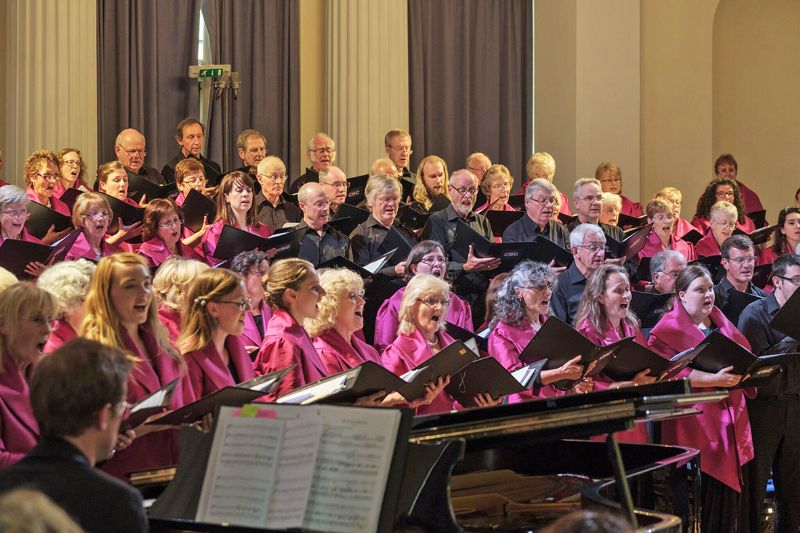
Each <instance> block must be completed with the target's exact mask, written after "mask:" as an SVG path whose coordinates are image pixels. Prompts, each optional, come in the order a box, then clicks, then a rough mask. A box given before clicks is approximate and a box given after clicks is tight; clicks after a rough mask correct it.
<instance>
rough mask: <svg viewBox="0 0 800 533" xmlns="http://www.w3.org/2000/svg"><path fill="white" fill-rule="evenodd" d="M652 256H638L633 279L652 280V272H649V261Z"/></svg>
mask: <svg viewBox="0 0 800 533" xmlns="http://www.w3.org/2000/svg"><path fill="white" fill-rule="evenodd" d="M651 260H652V257H641V258H639V265H638V266H637V267H636V274H634V275H633V281H646V282H648V283H650V282H651V281H652V277H653V273H652V272H650V261H651Z"/></svg>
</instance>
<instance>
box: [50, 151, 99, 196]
mask: <svg viewBox="0 0 800 533" xmlns="http://www.w3.org/2000/svg"><path fill="white" fill-rule="evenodd" d="M58 165H59V166H58V170H59V172H60V173H61V179H59V180H58V181H57V182H56V186H55V189H54V191H53V196H55V197H56V198H61V196H62V195H63V194H64V193H65V192H66V190H67V189H80V190H82V191H83V192H89V191H91V190H92V189H91V188H90V187H89V185H88V184H87V183H86V163H85V162H84V161H83V154H81V151H80V150H78V149H77V148H64V149H63V150H61V151H60V152H58Z"/></svg>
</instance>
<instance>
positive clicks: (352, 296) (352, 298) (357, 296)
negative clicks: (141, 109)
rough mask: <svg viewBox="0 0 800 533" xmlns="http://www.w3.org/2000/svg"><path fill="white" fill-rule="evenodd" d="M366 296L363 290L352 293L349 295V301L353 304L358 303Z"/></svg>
mask: <svg viewBox="0 0 800 533" xmlns="http://www.w3.org/2000/svg"><path fill="white" fill-rule="evenodd" d="M365 294H366V293H365V292H364V290H363V289H362V290H360V291H350V292H348V293H347V299H348V300H350V301H351V302H353V303H356V302H358V300H363V299H364V295H365Z"/></svg>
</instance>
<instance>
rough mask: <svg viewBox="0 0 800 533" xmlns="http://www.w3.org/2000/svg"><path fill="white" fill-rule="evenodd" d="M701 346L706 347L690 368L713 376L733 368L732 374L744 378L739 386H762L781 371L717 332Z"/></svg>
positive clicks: (777, 366)
mask: <svg viewBox="0 0 800 533" xmlns="http://www.w3.org/2000/svg"><path fill="white" fill-rule="evenodd" d="M703 344H707V345H708V346H706V348H705V349H704V350H702V351H701V352H700V353H699V354H698V355H697V357H695V359H694V361H692V363H691V366H692V368H696V369H698V370H702V371H703V372H710V373H712V374H715V373H717V372H719V371H720V370H722V369H723V368H726V367H729V366H733V370H732V372H733V373H734V374H738V375H740V376H745V379H743V380H742V381H741V382H740V383H739V386H742V387H755V386H758V385H763V384H765V383H766V381H767V380H768V379H769V378H771V377H772V376H774V375H775V374H777V373H778V372H780V370H781V367H780V365H775V364H773V363H772V362H771V361H770V360H769V359H767V360H764V359H762V358H760V357H757V356H755V355H753V353H752V352H751V351H750V350H748V349H747V348H745V347H744V346H741V345H740V344H739V343H737V342H736V341H734V340H731V339H729V338H728V337H726V336H725V335H723V334H722V333H720V332H719V331H713V332H712V333H711V334H710V335H709V336H708V337H706V339H705V341H703Z"/></svg>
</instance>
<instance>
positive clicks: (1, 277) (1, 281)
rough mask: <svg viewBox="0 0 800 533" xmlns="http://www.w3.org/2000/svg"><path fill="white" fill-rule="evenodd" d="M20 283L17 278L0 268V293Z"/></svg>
mask: <svg viewBox="0 0 800 533" xmlns="http://www.w3.org/2000/svg"><path fill="white" fill-rule="evenodd" d="M18 281H19V280H18V279H17V276H15V275H14V274H12V273H11V272H9V271H8V270H6V269H5V268H3V267H0V292H3V291H4V290H6V289H7V288H9V287H10V286H12V285H13V284H15V283H16V282H18Z"/></svg>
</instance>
